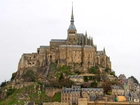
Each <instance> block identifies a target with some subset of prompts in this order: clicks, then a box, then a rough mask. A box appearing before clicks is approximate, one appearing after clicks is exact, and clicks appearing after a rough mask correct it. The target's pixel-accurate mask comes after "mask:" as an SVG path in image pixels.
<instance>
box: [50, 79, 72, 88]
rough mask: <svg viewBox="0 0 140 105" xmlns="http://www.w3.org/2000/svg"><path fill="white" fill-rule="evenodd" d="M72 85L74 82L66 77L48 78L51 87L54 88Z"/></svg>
mask: <svg viewBox="0 0 140 105" xmlns="http://www.w3.org/2000/svg"><path fill="white" fill-rule="evenodd" d="M72 85H74V82H73V81H71V80H69V79H68V78H66V79H64V78H63V79H60V80H50V85H49V86H51V87H55V88H62V87H71V86H72Z"/></svg>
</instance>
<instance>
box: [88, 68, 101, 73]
mask: <svg viewBox="0 0 140 105" xmlns="http://www.w3.org/2000/svg"><path fill="white" fill-rule="evenodd" d="M99 72H100V71H99V67H98V66H95V67H91V68H89V73H93V74H99Z"/></svg>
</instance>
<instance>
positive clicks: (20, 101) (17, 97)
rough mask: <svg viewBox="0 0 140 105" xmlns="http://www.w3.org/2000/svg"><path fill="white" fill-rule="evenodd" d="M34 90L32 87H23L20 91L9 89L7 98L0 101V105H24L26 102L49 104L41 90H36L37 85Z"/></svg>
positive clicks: (47, 98)
mask: <svg viewBox="0 0 140 105" xmlns="http://www.w3.org/2000/svg"><path fill="white" fill-rule="evenodd" d="M36 85H37V87H36V89H34V85H30V86H27V87H23V88H21V89H12V88H9V89H8V90H7V92H6V94H7V98H6V99H4V100H2V101H0V105H15V104H16V105H24V104H25V103H26V102H27V101H33V102H35V103H36V104H39V103H42V102H45V101H46V102H49V101H50V99H49V97H47V96H46V95H45V93H44V92H43V90H42V88H40V90H38V87H39V86H40V85H39V84H36Z"/></svg>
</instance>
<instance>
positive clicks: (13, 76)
mask: <svg viewBox="0 0 140 105" xmlns="http://www.w3.org/2000/svg"><path fill="white" fill-rule="evenodd" d="M16 74H17V72H14V73H13V74H12V77H11V80H13V79H14V78H15V77H16Z"/></svg>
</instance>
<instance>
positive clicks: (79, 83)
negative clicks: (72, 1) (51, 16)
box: [0, 6, 140, 105]
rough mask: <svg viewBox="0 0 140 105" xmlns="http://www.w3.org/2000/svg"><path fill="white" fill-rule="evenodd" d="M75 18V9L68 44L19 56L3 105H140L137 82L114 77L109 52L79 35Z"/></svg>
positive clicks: (4, 86)
mask: <svg viewBox="0 0 140 105" xmlns="http://www.w3.org/2000/svg"><path fill="white" fill-rule="evenodd" d="M75 15H78V14H74V9H73V6H72V9H71V14H70V23H69V26H67V30H65V31H66V33H67V34H66V35H65V39H55V38H53V39H51V40H50V42H49V45H44V46H40V47H39V48H37V49H36V51H35V52H30V53H23V54H22V55H21V58H20V59H19V62H18V68H17V71H16V72H14V73H13V74H12V77H11V79H10V81H4V82H2V83H1V85H0V105H122V104H124V105H139V104H140V85H139V82H138V80H137V79H136V78H135V77H134V76H130V77H128V78H127V77H126V76H125V74H120V75H119V76H116V74H115V71H114V70H113V69H112V66H111V65H112V62H111V60H110V57H109V55H107V53H106V49H105V48H102V50H98V49H97V45H95V44H94V40H93V37H91V35H90V36H89V35H88V32H85V33H82V32H79V31H78V29H77V28H76V25H75V23H74V22H75V21H74V16H75ZM81 27H82V26H81ZM92 36H93V35H92ZM99 41H100V40H99Z"/></svg>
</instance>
